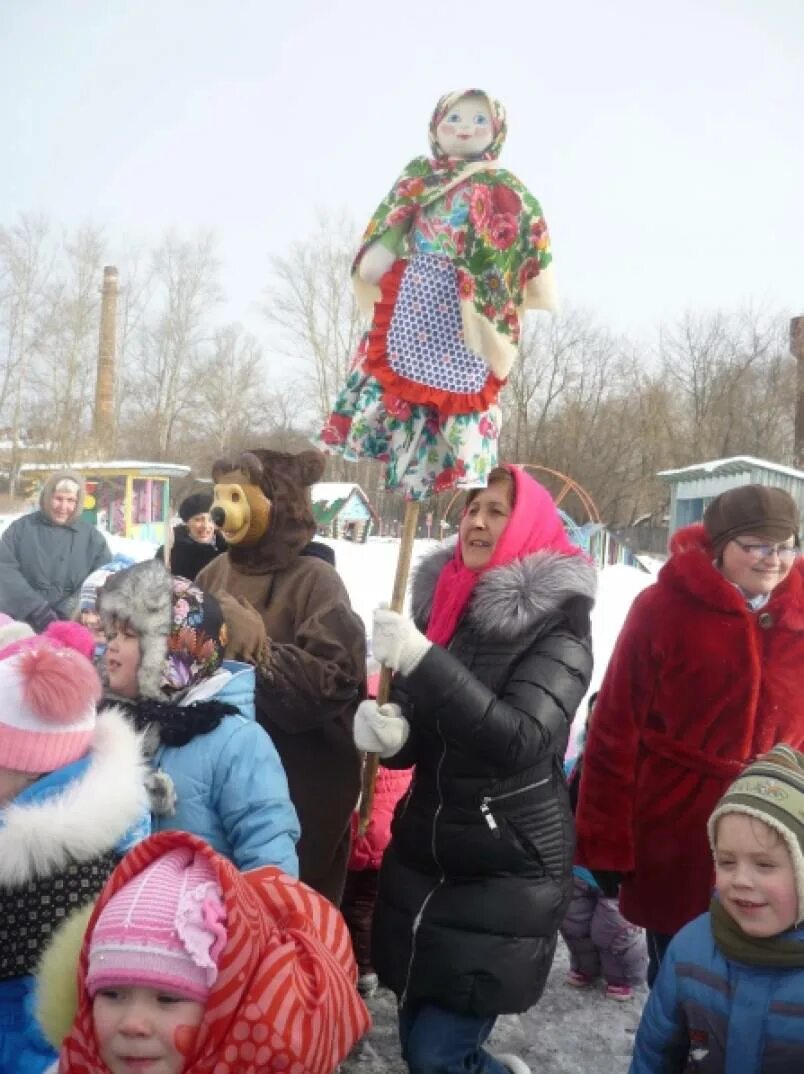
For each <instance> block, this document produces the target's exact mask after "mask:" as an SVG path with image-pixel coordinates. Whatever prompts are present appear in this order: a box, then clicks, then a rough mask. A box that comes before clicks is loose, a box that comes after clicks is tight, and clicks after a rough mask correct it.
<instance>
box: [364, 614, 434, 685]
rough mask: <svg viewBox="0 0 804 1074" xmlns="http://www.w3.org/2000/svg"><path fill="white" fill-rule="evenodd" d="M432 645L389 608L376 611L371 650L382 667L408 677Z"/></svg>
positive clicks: (401, 616)
mask: <svg viewBox="0 0 804 1074" xmlns="http://www.w3.org/2000/svg"><path fill="white" fill-rule="evenodd" d="M432 644H433V643H432V642H431V641H428V640H427V638H425V636H424V634H422V633H421V632H420V631H418V630H417V629H416V627H415V626H414V625H413V623H411V621H410V619H405V617H404V616H403V615H400V614H399V612H392V611H391V610H390V608H377V610H376V611H375V613H374V626H373V628H372V634H371V649H372V652H373V653H374V655H375V656H376V658H377V659H378V660H379V662H380V663H381V664H384V665H385V667H387V668H391V669H392V670H393V671H399V672H400V673H401V674H402V675H410V673H411V672H412V671H413V669H414V668H415V667H416V666H417V665H418V664H419V663H420V662H421V661H422V659H423V658H424V655H425V653H426V652H427V650H428V649H429V648H430V646H431V645H432Z"/></svg>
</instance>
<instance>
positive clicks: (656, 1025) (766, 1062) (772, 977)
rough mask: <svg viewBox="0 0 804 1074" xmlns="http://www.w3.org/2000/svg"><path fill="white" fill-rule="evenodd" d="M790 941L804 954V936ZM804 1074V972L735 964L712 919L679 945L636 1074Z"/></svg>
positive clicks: (656, 992)
mask: <svg viewBox="0 0 804 1074" xmlns="http://www.w3.org/2000/svg"><path fill="white" fill-rule="evenodd" d="M785 938H786V939H796V940H799V941H800V942H801V943H802V946H804V928H799V929H795V930H791V931H790V932H789V933H787V934H786V936H785ZM802 1070H804V968H802V969H789V970H788V969H784V970H779V969H761V968H760V967H758V966H747V965H744V964H743V963H740V962H731V961H729V960H728V959H726V958H725V957H724V955H723V954H721V952H720V950H719V949H718V948H717V947H716V946H715V941H714V938H713V936H712V927H711V923H710V920H709V914H702V915H701V916H700V917H697V918H696V919H695V920H694V921H692V922H690V924H689V925H687V926H686V927H685V928H683V929H682V930H681V932H679V933H678V934H677V935H676V936H675V937H674V939H673V940H672V942H671V944H670V946H669V947H668V949H667V954H666V955H665V957H664V958H663V960H662V965H661V969H660V970H659V976H658V977H657V979H656V983H655V984H654V986H653V989H652V991H651V994H650V998H649V999H648V1002H647V1004H646V1005H645V1009H644V1011H643V1012H642V1021H641V1022H640V1024H639V1030H638V1031H637V1035H636V1043H635V1045H634V1057H633V1060H632V1062H631V1067H630V1074H682V1072H683V1074H692V1072H694V1074H793V1072H794V1071H802Z"/></svg>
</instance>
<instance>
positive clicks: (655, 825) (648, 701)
mask: <svg viewBox="0 0 804 1074" xmlns="http://www.w3.org/2000/svg"><path fill="white" fill-rule="evenodd" d="M799 525H800V518H799V509H798V506H797V505H796V503H795V501H794V500H793V499H792V497H790V496H789V495H788V494H787V493H786V492H784V491H783V490H782V489H776V488H768V487H765V486H761V485H745V486H742V487H740V488H736V489H730V490H729V491H728V492H725V493H723V494H722V495H720V496H718V497H717V498H716V499H715V500H713V501H712V502H711V503H710V504H709V506H708V507H707V509H706V512H705V514H704V520H703V525H700V524H696V525H693V526H688V527H686V528H685V529H682V530H679V531H678V532H677V533H676V534H674V536H673V538H672V541H671V545H670V551H671V556H670V559H669V561H668V562H667V563H666V564H665V566H664V567H663V568H662V570H661V571H660V572H659V577H658V579H657V582H656V584H655V585H652V586H650V587H649V588H648V589H646V590H644V591H643V592H642V593H641V594H640V595H639V596H638V597H637V599H636V601H635V602H634V605H633V607H632V608H631V611H630V613H629V615H628V618H627V619H626V622H625V625H624V626H623V629H622V633H621V634H620V637H619V639H618V642H617V646H616V648H615V651H614V654H613V656H612V659H611V663H610V665H609V667H608V670H607V673H606V677H605V680H604V682H603V685H602V688H601V691H600V695H599V697H598V700H597V704H596V706H595V720H594V722H593V724H592V727H591V729H590V733H589V739H588V742H587V746H586V751H585V753H584V769H583V775H582V778H581V788H580V801H579V805H578V812H577V817H576V823H577V830H578V851H577V860H578V861H579V862H580V863H581V864H583V865H585V866H586V867H587V868H589V869H591V870H593V871H594V872H595V873H596V876H597V877H598V878H599V880H600V882H601V884H602V885H604V886H605V889H606V890H607V891H611V893H612V894H613V893H614V890H615V889H616V885H617V884H618V883H619V882H620V881H621V888H620V908H621V910H622V913H623V915H624V917H626V918H627V919H628V920H629V921H633V922H634V923H635V924H638V925H642V926H644V927H645V929H647V931H648V949H649V952H650V956H651V966H650V968H649V970H648V981H649V983H652V982H653V979H654V978H655V975H656V972H657V971H658V965H659V961H660V960H661V957H662V955H663V954H664V950H665V949H666V947H667V944H668V943H669V942H670V939H671V938H672V936H673V935H674V934H675V933H676V932H677V931H678V930H679V929H680V928H681V927H682V926H683V925H685V924H686V923H687V922H689V921H691V920H692V919H693V918H695V917H697V916H698V914H701V913H704V911H706V909H707V907H708V905H709V900H710V897H711V892H712V882H713V868H712V854H711V851H710V849H709V845H708V842H707V834H706V820H707V817H708V816H709V814H710V813H711V812H712V810H713V809H714V806H715V803H716V802H717V800H718V799H719V798H720V796H721V795H722V794H723V793H724V792H725V790H726V788H727V787H728V785H729V784H730V783H731V781H732V780H733V779H734V778H735V776H736V775H737V774H738V772H739V771H740V770H741V769H742V768H743V766H744V765H745V764H746V763H748V762H749V761H750V760H752V759H753V758H755V757H757V756H758V755H759V754H762V753H764V752H765V751H766V750H769V749H770V748H771V747H772V746H773V745H774V744H775V743H777V742H786V743H788V744H789V745H791V746H794V747H795V748H796V749H802V748H803V747H804V571H803V570H802V561H801V560H799V559H798V539H799V538H798V534H799Z"/></svg>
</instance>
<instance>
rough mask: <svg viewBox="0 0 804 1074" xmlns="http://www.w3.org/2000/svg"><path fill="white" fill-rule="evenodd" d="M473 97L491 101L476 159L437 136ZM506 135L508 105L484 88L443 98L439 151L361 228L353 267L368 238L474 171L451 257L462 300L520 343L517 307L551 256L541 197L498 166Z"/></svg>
mask: <svg viewBox="0 0 804 1074" xmlns="http://www.w3.org/2000/svg"><path fill="white" fill-rule="evenodd" d="M469 94H479V95H480V96H482V97H485V98H486V100H487V101H488V105H489V110H490V112H491V120H492V132H493V138H492V142H491V144H490V145H489V146H488V148H487V149H486V150H485V152H483V153H482V154H481V155H480V157H479V158H478V159H465V158H456V157H447V156H444V154H443V153H442V151H441V149H440V148H439V145H438V142H437V140H436V130H437V127H438V125H439V123H440V122H441V120H442V119H443V118H444V116H445V115H446V114H447V112H448V111H449V109H450V108H452V107H454V105H455V104H456V103H457V102H458V101H460V100H461V99H462V98H463V97H466V96H468V95H469ZM506 134H507V126H506V119H505V110H504V109H503V106H502V105H501V104H500V103H499V101H496V100H494V98H492V97H489V95H488V94H487V93H485V92H484V91H483V90H479V89H467V90H460V91H459V92H456V93H448V94H446V95H445V96H444V97H442V98H441V100H440V101H439V102H438V104H437V105H436V108H435V111H434V112H433V116H432V119H431V120H430V148H431V149H432V151H433V156H432V157H431V158H428V157H415V158H414V159H413V160H412V161H411V162H410V163H409V164H408V165H407V167H406V168H405V170H404V171H403V172H402V174H401V175H400V177H399V178H398V179H397V180H396V182H395V183H394V185H393V187H392V188H391V191H390V192H389V193H388V195H387V196H386V197H385V198H384V199H383V201H382V202H381V203H380V205H379V207H378V208H377V210H376V212H375V213H374V215H373V216H372V218H371V220H370V221H369V224H368V227H367V228H366V230H365V232H364V233H363V238H362V239H361V243H360V249H359V250H358V253H357V257H356V258H355V260H354V263H353V265H352V275H353V277H354V275H355V273H356V271H357V266H358V264H359V263H360V259H361V258H362V256H363V254H364V253H365V252H366V249H367V248H368V246H369V244H370V243H372V242H374V241H376V240H377V239H380V238H382V236H383V235H384V234H386V233H387V232H388V231H389V230H390V229H391V228H397V227H400V226H402V225H408V226H409V225H410V222H411V220H412V219H413V217H414V216H415V214H416V213H417V212H418V211H419V210H420V209H423V208H425V207H426V206H428V205H431V204H432V203H433V202H435V201H438V200H439V198H442V197H443V196H444V195H445V194H446V193H447V192H448V191H449V190H451V189H452V188H453V187H455V186H457V185H458V184H459V183H461V182H463V181H464V180H467V179H469V178H470V177H472V176H474V182H473V184H472V192H471V200H470V206H469V222H468V225H467V230H466V241H465V248H464V250H463V252H462V253H460V254H459V255H457V256H456V257H455V258H454V259H453V260H454V264H455V267H456V269H457V271H458V283H459V289H460V294H461V298H462V299H464V300H466V301H471V302H472V304H473V306H474V309H475V312H476V313H477V314H478V315H479V316H481V317H483V318H485V319H486V320H487V321H490V322H491V323H492V324H493V325H494V327H495V329H496V330H497V331H498V332H499V333H500V334H501V335H504V336H509V337H512V338H513V339H514V342H516V340H517V338H518V334H519V319H518V316H517V310H518V309H519V308H521V307H522V305H523V301H524V291H525V287H526V285H527V282H528V280H531V279H533V278H534V277H536V276H538V275H539V273H540V272H541V271H542V269H544V268H546V267H547V265H549V264H550V262H551V261H552V259H553V258H552V254H551V253H550V239H549V236H548V233H547V225H546V224H545V222H544V216H543V214H542V210H541V206H540V205H539V203H538V201H537V200H536V199H535V198H534V197H533V195H532V194H531V193H530V192H529V191H528V190H527V188H526V187H525V186H524V185H523V184H522V183H521V182H520V181H519V180H518V179H517V178H516V177H515V176H513V175H512V174H511V173H510V172H507V171H504V170H503V169H500V168H498V167H497V165H496V164H495V163H494V161H496V159H497V157H498V156H499V154H500V150H501V149H502V146H503V142H504V141H505V136H506Z"/></svg>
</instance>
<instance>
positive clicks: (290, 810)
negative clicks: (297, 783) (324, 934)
mask: <svg viewBox="0 0 804 1074" xmlns="http://www.w3.org/2000/svg"><path fill="white" fill-rule="evenodd" d="M223 666H224V668H225V669H226V670H227V671H230V672H231V673H232V677H231V678H230V679H229V680H228V682H227V683H226V684H225V685H224V686H223V688H222V689H221V690H220V691H219V692H218V693H217V694H215V695H214V697H215V700H216V701H225V702H228V703H229V704H231V705H236V706H237V708H238V709H239V710H240V715H239V716H225V717H224V718H223V719H222V720H221V722H220V723H219V724H218V726H217V727H216V728H215V730H214V731H210V732H209V733H208V734H205V735H197V736H196V737H195V738H194V739H192V741H190V742H188V743H187V745H185V746H160V748H159V749H158V750H157V752H156V753H155V754H154V756H153V758H152V759H151V766H152V767H153V768H154V769H156V770H159V769H161V770H162V771H163V772H165V773H166V774H167V775H168V776H170V778H171V780H172V781H173V785H174V787H175V791H176V811H175V813H174V814H172V815H170V816H158V815H156V814H154V816H153V831H155V832H159V831H164V830H165V829H172V828H177V829H180V830H181V831H185V832H192V833H193V834H194V835H198V836H200V837H201V838H202V839H206V841H207V842H208V843H209V844H210V846H212V847H213V848H214V849H215V850H217V851H218V853H220V854H224V855H225V856H226V857H227V858H229V859H230V860H231V861H233V862H234V863H235V865H236V866H237V867H238V869H241V870H243V871H245V870H247V869H257V868H259V867H260V866H262V865H276V866H277V867H278V868H280V869H282V870H283V872H286V873H289V874H290V875H291V876H298V875H299V861H298V858H297V857H296V843H297V842H298V839H299V835H300V834H301V829H300V828H299V819H298V817H297V816H296V810H295V809H294V807H293V803H292V802H291V800H290V792H289V790H288V781H287V777H286V776H285V770H284V768H283V767H282V762H281V761H280V760H279V754H278V753H277V752H276V748H275V747H274V744H273V742H272V741H271V738H270V736H269V734H268V733H267V731H264V730H263V729H262V727H260V726H259V724H258V723H257V722H256V719H255V711H254V688H255V676H254V668H253V667H251V666H250V665H249V664H241V663H238V662H236V661H229V660H227V661H224V665H223ZM207 700H210V698H207Z"/></svg>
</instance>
